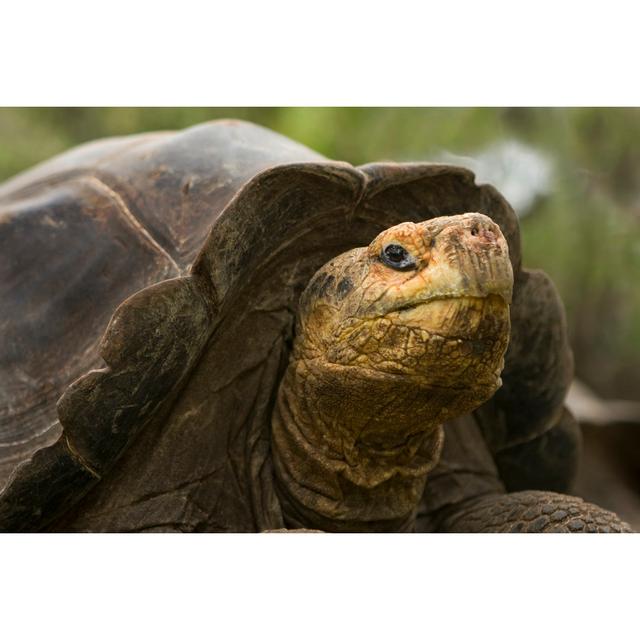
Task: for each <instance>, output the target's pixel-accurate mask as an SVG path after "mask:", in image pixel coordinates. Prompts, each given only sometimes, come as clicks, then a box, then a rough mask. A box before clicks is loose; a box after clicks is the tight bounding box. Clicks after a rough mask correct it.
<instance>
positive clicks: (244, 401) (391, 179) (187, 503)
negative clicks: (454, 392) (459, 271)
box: [0, 121, 570, 531]
mask: <svg viewBox="0 0 640 640" xmlns="http://www.w3.org/2000/svg"><path fill="white" fill-rule="evenodd" d="M465 211H479V212H482V213H485V214H487V215H489V216H490V217H492V218H493V219H494V220H495V221H496V222H497V223H498V224H499V225H500V226H501V228H502V230H503V232H504V234H505V236H506V238H507V240H508V242H509V246H510V252H511V259H512V263H513V265H514V271H515V273H516V293H515V296H516V300H518V299H520V300H522V302H521V306H522V309H520V310H519V309H518V308H514V311H513V313H512V315H513V318H514V324H513V336H514V338H513V340H514V344H516V345H519V344H521V343H522V342H523V340H526V339H528V338H527V336H528V335H529V334H530V333H531V332H532V331H533V332H534V333H535V328H534V329H532V328H531V323H530V322H529V316H528V314H527V313H526V306H527V301H526V300H523V298H522V296H520V298H518V293H517V292H518V287H520V286H523V285H522V283H523V282H525V281H526V275H524V272H522V271H521V269H520V244H519V232H518V225H517V220H516V218H515V216H514V214H513V211H512V210H511V208H510V207H509V205H508V204H507V203H506V201H505V200H504V199H503V198H502V197H501V196H500V195H499V194H498V193H497V191H496V190H495V189H493V188H492V187H489V186H477V185H475V183H474V179H473V174H472V173H471V172H469V171H467V170H464V169H461V168H457V167H449V166H442V165H429V164H405V165H396V164H373V165H367V166H364V167H361V168H359V169H356V168H353V167H351V166H350V165H347V164H344V163H337V162H330V161H326V160H325V159H324V158H322V157H321V156H319V155H318V154H316V153H314V152H313V151H311V150H309V149H307V148H305V147H302V146H301V145H298V144H296V143H294V142H292V141H289V140H287V139H286V138H283V137H282V136H279V135H278V134H275V133H273V132H270V131H268V130H265V129H262V128H260V127H256V126H254V125H251V124H247V123H238V122H229V121H221V122H214V123H209V124H205V125H201V126H198V127H194V128H192V129H188V130H186V131H184V132H180V133H161V134H144V135H140V136H134V137H131V138H123V139H116V140H106V141H102V142H98V143H94V144H91V145H86V146H84V147H80V148H78V149H76V150H74V151H71V152H69V153H67V154H64V155H62V156H60V157H58V158H56V159H54V160H52V161H50V162H47V163H45V164H43V165H41V166H40V167H37V168H36V169H34V170H32V171H29V172H27V173H25V174H22V175H21V176H19V177H17V178H15V179H13V180H11V181H10V182H8V183H7V184H6V185H4V186H3V187H0V256H2V263H0V287H1V289H0V296H1V298H2V304H3V312H4V313H3V315H2V318H1V319H0V327H1V331H2V336H3V341H2V346H0V452H2V453H0V465H3V466H0V483H3V482H6V481H7V476H8V474H9V472H11V471H13V475H12V476H11V478H10V479H9V481H8V484H7V487H6V488H5V490H4V492H3V493H2V494H1V495H0V529H3V530H37V529H42V528H44V527H46V526H49V527H51V528H53V529H56V530H119V531H134V530H186V531H194V530H208V531H224V530H228V531H254V530H261V529H276V528H279V527H281V526H282V521H281V518H280V515H279V507H278V504H277V501H276V499H275V496H274V494H273V488H272V485H271V471H270V459H269V437H268V434H269V415H270V411H271V403H272V401H273V397H274V392H275V389H276V386H277V382H278V379H279V376H280V373H281V371H282V368H283V365H284V363H285V362H286V358H287V354H288V348H289V344H290V339H291V332H292V327H293V319H294V317H295V309H296V305H297V300H298V296H299V295H300V293H301V291H302V289H303V288H304V286H305V284H306V282H307V281H308V279H309V278H310V276H311V275H312V274H313V273H314V272H315V270H317V268H318V267H319V266H321V265H322V264H323V263H324V262H326V261H327V260H328V259H330V258H331V257H333V256H335V255H337V254H339V253H341V252H342V251H345V250H348V249H350V248H352V247H354V246H362V245H364V244H367V243H368V242H370V240H371V239H372V238H373V237H374V236H375V235H376V234H377V233H379V232H380V231H381V230H382V229H384V228H386V227H389V226H391V225H393V224H397V223H399V222H401V221H404V220H415V221H418V220H423V219H426V218H431V217H435V216H439V215H447V214H456V213H461V212H465ZM134 294H135V295H134ZM123 301H124V302H123ZM118 305H119V306H118ZM515 307H517V305H515ZM114 311H115V313H114ZM112 316H113V317H112ZM522 318H524V319H522ZM107 323H108V327H107ZM105 327H107V328H106V332H105ZM103 332H104V336H103V337H102V339H101V340H100V336H101V335H102V334H103ZM519 336H524V337H519ZM5 337H6V338H5ZM518 348H520V347H518ZM525 359H526V358H525ZM512 366H513V367H521V366H522V362H521V361H520V362H518V363H516V364H513V365H512ZM554 366H555V363H554ZM569 368H570V367H569ZM556 369H557V367H556V368H555V369H554V376H553V380H552V383H553V386H554V387H556V388H557V387H558V386H562V384H560V385H558V384H557V379H558V375H557V371H556ZM83 374H84V375H83ZM508 375H509V371H505V380H507V379H508ZM79 376H82V377H79ZM77 378H79V379H77ZM76 379H77V380H76ZM74 380H75V382H73V381H74ZM72 382H73V384H71V383H72ZM70 384H71V386H68V385H70ZM514 384H515V382H514ZM67 387H68V388H67ZM505 387H507V391H508V389H509V388H510V387H509V385H508V384H507V385H505ZM65 388H66V391H65ZM63 392H64V394H63ZM563 393H564V390H562V389H561V390H560V394H561V395H562V394H563ZM61 395H62V397H61V398H60V400H59V402H58V405H57V416H58V419H56V405H55V403H56V400H57V399H58V398H59V397H60V396H61ZM546 401H547V399H543V401H542V402H541V404H542V405H544V402H546ZM550 402H551V404H552V405H553V406H549V407H546V408H545V407H544V406H543V407H542V408H541V409H540V411H539V412H540V414H541V416H542V417H541V418H540V420H539V421H538V422H539V424H538V427H536V428H539V430H540V431H544V429H546V428H548V426H549V424H548V422H549V419H548V418H549V415H551V414H554V415H555V413H556V412H557V407H556V405H557V398H555V396H554V399H553V400H552V401H550ZM539 404H540V403H539ZM560 404H561V400H560ZM494 411H495V412H498V413H499V412H500V411H501V409H500V407H499V406H498V405H496V406H495V407H494ZM545 411H546V414H548V415H547V416H546V418H545V416H544V415H542V414H545ZM498 422H499V420H498ZM503 422H504V420H503ZM534 435H538V434H537V432H536V433H533V432H532V433H529V432H527V431H526V429H524V430H523V431H518V432H517V437H516V438H515V440H514V439H513V438H512V436H511V431H510V429H509V428H508V427H507V428H506V430H505V429H503V430H502V431H501V432H500V433H499V434H498V435H494V434H493V432H492V431H491V429H490V428H489V429H488V435H487V434H485V437H486V438H487V441H489V442H490V444H491V446H492V447H493V448H492V450H493V451H494V453H496V452H499V451H500V450H501V449H505V448H509V447H510V446H512V445H513V444H514V443H521V442H523V441H526V440H527V438H530V437H533V436H534ZM21 461H22V462H23V464H22V465H21V466H17V465H18V463H19V462H21Z"/></svg>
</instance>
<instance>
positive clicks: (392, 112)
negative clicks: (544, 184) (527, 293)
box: [0, 107, 640, 399]
mask: <svg viewBox="0 0 640 640" xmlns="http://www.w3.org/2000/svg"><path fill="white" fill-rule="evenodd" d="M214 118H242V119H247V120H251V121H253V122H256V123H259V124H262V125H265V126H267V127H269V128H272V129H275V130H276V131H279V132H280V133H283V134H284V135H287V136H290V137H291V138H294V139H296V140H298V141H300V142H302V143H304V144H306V145H308V146H310V147H312V148H314V149H316V150H317V151H319V152H320V153H323V154H324V155H326V156H328V157H330V158H334V159H339V160H345V161H347V162H351V163H353V164H362V163H365V162H371V161H374V160H396V161H409V160H427V159H432V158H433V157H434V156H435V155H437V154H438V153H441V152H442V151H445V150H446V151H449V152H452V153H456V154H460V155H465V154H466V155H472V154H473V153H474V151H477V150H479V149H481V148H482V147H486V146H487V145H489V144H490V143H494V142H497V141H499V140H504V139H515V140H520V141H522V142H526V143H528V144H532V145H534V146H535V147H537V148H539V149H541V150H542V151H544V152H546V153H547V154H549V155H550V156H551V157H552V158H553V160H554V166H555V172H554V184H553V193H552V195H551V196H549V197H547V198H546V199H545V200H544V201H543V202H541V203H540V204H539V206H538V207H537V209H536V211H535V213H534V214H532V215H530V216H527V217H526V218H524V219H523V221H522V234H523V244H524V261H525V264H526V265H527V266H529V267H540V268H542V269H544V270H545V271H547V272H548V273H549V274H550V275H551V276H552V277H553V279H554V280H555V282H556V284H557V285H558V288H559V289H560V292H561V294H562V296H563V299H564V301H565V304H566V307H567V313H568V318H569V327H570V333H571V338H572V341H573V345H574V350H575V355H576V365H577V370H578V374H579V375H580V376H581V377H582V378H584V379H585V380H586V381H587V382H589V383H590V384H592V385H593V386H594V387H595V388H596V389H597V390H598V391H600V392H601V393H603V394H604V395H607V396H624V397H628V398H634V399H635V398H638V397H639V396H640V391H639V386H640V284H639V283H640V109H591V108H585V109H514V108H501V109H493V108H491V109H488V108H487V109H476V108H474V109H471V108H464V109H442V108H437V109H431V108H428V109H422V108H420V109H417V108H416V109H414V108H410V109H407V108H390V109H388V108H277V107H272V108H29V109H26V108H25V109H13V108H12V109H0V179H5V178H7V177H9V176H11V175H13V174H15V173H18V172H19V171H21V170H23V169H26V168H28V167H30V166H32V165H33V164H35V163H37V162H39V161H41V160H44V159H46V158H48V157H50V156H52V155H54V154H56V153H59V152H61V151H63V150H65V149H68V148H69V147H72V146H74V145H76V144H79V143H81V142H84V141H87V140H92V139H94V138H100V137H104V136H112V135H125V134H130V133H138V132H142V131H153V130H159V129H179V128H182V127H187V126H189V125H192V124H196V123H200V122H203V121H205V120H210V119H214Z"/></svg>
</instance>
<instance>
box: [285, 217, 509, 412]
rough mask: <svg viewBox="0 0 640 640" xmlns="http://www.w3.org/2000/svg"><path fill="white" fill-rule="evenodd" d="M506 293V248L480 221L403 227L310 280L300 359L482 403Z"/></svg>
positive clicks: (496, 371) (500, 338)
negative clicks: (460, 393) (468, 392)
mask: <svg viewBox="0 0 640 640" xmlns="http://www.w3.org/2000/svg"><path fill="white" fill-rule="evenodd" d="M512 288H513V272H512V268H511V263H510V261H509V253H508V247H507V243H506V241H505V239H504V237H503V235H502V233H501V231H500V228H499V227H498V226H497V225H496V224H495V223H493V222H492V221H491V220H490V219H489V218H488V217H487V216H485V215H482V214H479V213H466V214H464V215H456V216H450V217H441V218H434V219H432V220H428V221H426V222H421V223H418V224H415V223H412V222H405V223H402V224H399V225H397V226H395V227H391V228H389V229H387V230H386V231H383V232H382V233H380V234H379V235H378V236H377V237H376V238H375V239H374V240H373V242H371V244H370V245H369V246H368V247H364V248H358V249H354V250H352V251H349V252H347V253H344V254H342V255H340V256H338V257H337V258H335V259H334V260H332V261H331V262H329V263H328V264H326V265H325V266H324V267H323V268H322V269H320V270H319V271H318V272H317V273H316V274H315V275H314V277H313V278H312V280H311V281H310V283H309V285H308V286H307V289H306V290H305V292H304V293H303V295H302V298H301V304H300V313H299V317H298V328H297V333H298V338H299V339H298V340H296V348H297V350H298V354H297V356H298V357H301V358H321V359H323V360H324V361H326V362H328V363H332V364H336V365H345V366H349V367H358V368H359V369H360V370H363V371H364V370H368V371H369V372H372V373H373V374H374V375H375V374H396V375H398V374H399V375H402V376H405V377H410V378H411V379H412V380H414V381H415V382H416V384H417V385H419V386H421V387H448V388H457V389H461V388H473V389H475V390H476V392H475V393H473V394H472V396H473V397H474V398H475V402H474V404H479V402H478V400H479V399H487V398H488V397H490V396H491V395H492V394H493V393H494V392H495V391H496V389H497V388H498V387H499V386H500V373H501V371H502V368H503V366H504V360H503V356H504V353H505V350H506V348H507V344H508V340H509V303H510V302H511V294H512ZM470 408H473V407H466V410H469V409H470Z"/></svg>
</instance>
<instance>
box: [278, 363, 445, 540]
mask: <svg viewBox="0 0 640 640" xmlns="http://www.w3.org/2000/svg"><path fill="white" fill-rule="evenodd" d="M345 369H346V368H345V367H341V366H337V365H333V364H329V363H326V362H324V361H322V360H320V359H314V360H299V359H295V358H294V359H292V360H291V362H290V363H289V366H288V368H287V370H286V372H285V375H284V377H283V380H282V382H281V384H280V389H279V391H278V398H277V402H276V406H275V408H274V412H273V417H272V436H271V440H272V450H273V460H274V470H275V477H276V488H277V491H278V495H279V497H280V501H281V504H282V508H283V514H284V518H285V522H286V524H287V525H288V526H290V527H294V528H297V527H308V528H319V529H323V530H327V531H409V530H412V529H413V527H414V525H415V512H416V507H417V504H418V502H419V500H420V498H421V496H422V494H423V491H424V486H425V482H426V478H427V473H428V472H429V471H430V470H431V469H432V468H433V467H434V466H435V465H436V463H437V462H438V460H439V457H440V451H441V448H442V441H443V433H442V427H441V426H440V424H441V422H442V421H441V420H439V417H440V410H439V409H437V406H441V403H430V402H428V399H427V400H425V395H426V392H425V389H424V388H419V387H417V386H415V384H413V383H411V381H409V380H404V379H403V378H402V377H399V376H391V375H388V374H385V375H370V374H368V373H367V372H364V371H361V370H358V369H356V368H354V367H349V368H348V369H349V371H345ZM345 374H346V375H345Z"/></svg>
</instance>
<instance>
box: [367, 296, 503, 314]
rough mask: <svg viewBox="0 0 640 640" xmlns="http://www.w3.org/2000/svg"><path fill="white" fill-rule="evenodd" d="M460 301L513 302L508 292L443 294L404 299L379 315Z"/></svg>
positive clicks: (498, 303)
mask: <svg viewBox="0 0 640 640" xmlns="http://www.w3.org/2000/svg"><path fill="white" fill-rule="evenodd" d="M443 302H445V303H453V304H455V303H459V304H460V305H465V303H471V304H480V305H484V304H487V305H490V306H496V307H502V306H509V304H510V303H511V296H510V295H508V294H507V293H496V292H492V293H487V294H484V295H470V294H460V293H451V294H442V295H437V296H434V297H432V298H427V299H418V300H412V301H404V302H403V303H402V304H400V305H398V306H396V307H392V308H391V309H389V310H388V311H386V312H385V313H381V314H380V316H379V317H381V318H382V317H385V316H389V315H391V314H404V313H406V312H408V311H413V310H415V309H419V308H427V307H430V306H437V305H438V304H439V303H443Z"/></svg>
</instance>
